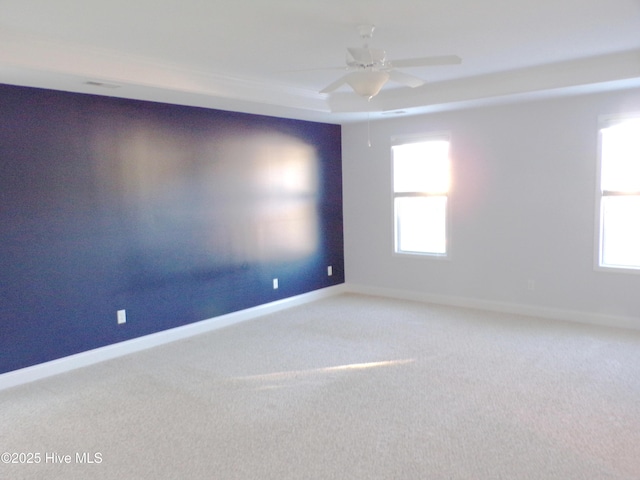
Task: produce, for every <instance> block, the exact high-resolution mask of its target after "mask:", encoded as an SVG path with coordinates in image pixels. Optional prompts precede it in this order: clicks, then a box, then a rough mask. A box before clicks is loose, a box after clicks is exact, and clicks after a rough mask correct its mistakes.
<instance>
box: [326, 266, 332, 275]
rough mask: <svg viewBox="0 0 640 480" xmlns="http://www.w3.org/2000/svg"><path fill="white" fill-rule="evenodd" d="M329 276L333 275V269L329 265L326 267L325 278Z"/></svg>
mask: <svg viewBox="0 0 640 480" xmlns="http://www.w3.org/2000/svg"><path fill="white" fill-rule="evenodd" d="M331 275H333V267H332V266H331V265H329V266H328V267H327V276H329V277H330V276H331Z"/></svg>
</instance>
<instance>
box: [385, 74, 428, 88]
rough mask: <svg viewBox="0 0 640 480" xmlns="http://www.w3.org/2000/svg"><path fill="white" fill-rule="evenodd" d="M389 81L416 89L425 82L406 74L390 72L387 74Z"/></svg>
mask: <svg viewBox="0 0 640 480" xmlns="http://www.w3.org/2000/svg"><path fill="white" fill-rule="evenodd" d="M389 80H391V81H393V82H397V83H401V84H403V85H406V86H407V87H411V88H416V87H420V86H422V85H424V84H425V83H426V82H425V81H424V80H422V79H421V78H418V77H414V76H413V75H409V74H408V73H403V72H399V71H397V70H391V71H390V72H389Z"/></svg>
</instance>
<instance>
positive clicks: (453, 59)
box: [391, 55, 462, 68]
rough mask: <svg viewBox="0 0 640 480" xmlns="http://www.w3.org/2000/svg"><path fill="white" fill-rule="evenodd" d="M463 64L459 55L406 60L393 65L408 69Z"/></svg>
mask: <svg viewBox="0 0 640 480" xmlns="http://www.w3.org/2000/svg"><path fill="white" fill-rule="evenodd" d="M460 63H462V59H461V58H460V57H459V56H457V55H437V56H434V57H424V58H405V59H402V60H393V61H392V62H391V65H393V66H394V67H397V68H407V67H429V66H435V65H458V64H460Z"/></svg>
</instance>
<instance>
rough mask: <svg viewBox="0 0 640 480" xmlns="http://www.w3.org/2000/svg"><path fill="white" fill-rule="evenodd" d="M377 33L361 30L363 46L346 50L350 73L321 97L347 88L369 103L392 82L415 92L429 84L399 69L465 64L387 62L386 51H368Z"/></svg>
mask: <svg viewBox="0 0 640 480" xmlns="http://www.w3.org/2000/svg"><path fill="white" fill-rule="evenodd" d="M374 30H375V25H360V26H358V33H359V34H360V38H362V41H363V46H362V47H349V48H347V58H346V63H347V66H346V69H347V71H348V72H349V73H347V74H346V75H343V76H342V77H340V78H339V79H337V80H336V81H335V82H332V83H330V84H329V85H327V86H326V87H325V88H323V89H322V90H321V91H320V93H331V92H333V91H335V90H337V89H338V88H340V87H341V86H342V85H344V84H348V85H349V86H350V87H351V88H352V89H353V91H354V92H356V93H357V94H358V95H361V96H363V97H365V98H367V99H369V100H370V99H371V98H373V97H375V96H376V95H377V94H378V93H379V92H380V90H381V89H382V87H383V86H384V85H385V84H386V83H387V82H389V81H392V82H396V83H400V84H402V85H406V86H408V87H412V88H415V87H419V86H421V85H424V84H425V83H426V82H425V81H424V80H423V79H421V78H418V77H416V76H413V75H409V74H407V73H403V72H400V71H399V70H397V69H398V68H408V67H428V66H437V65H457V64H459V63H461V62H462V59H461V58H460V57H458V56H457V55H438V56H431V57H423V58H405V59H402V60H393V61H391V60H387V54H386V52H385V51H384V50H382V49H381V48H370V47H369V41H370V40H371V38H372V37H373V31H374Z"/></svg>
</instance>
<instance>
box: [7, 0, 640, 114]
mask: <svg viewBox="0 0 640 480" xmlns="http://www.w3.org/2000/svg"><path fill="white" fill-rule="evenodd" d="M360 24H375V25H376V31H375V35H374V38H373V41H372V42H371V46H372V47H378V48H384V49H385V50H386V52H387V56H388V58H389V59H391V60H393V59H394V58H395V59H401V58H409V57H424V56H429V55H443V54H457V55H459V56H460V57H462V59H463V63H462V64H461V65H456V66H439V67H422V68H411V69H404V70H403V71H405V72H406V73H410V74H413V75H417V76H419V77H421V78H424V79H425V80H427V84H426V85H424V86H422V87H417V88H415V89H411V88H408V87H397V86H394V85H393V84H389V85H388V86H387V87H385V88H384V89H383V91H382V92H381V93H380V94H379V95H378V96H377V97H375V98H374V99H373V100H372V101H371V102H367V100H365V99H363V98H361V97H358V96H357V95H356V94H355V93H353V92H351V91H350V89H349V87H347V86H345V87H343V88H341V89H339V90H338V91H336V92H335V93H333V94H331V95H326V94H320V93H318V92H319V91H320V90H321V89H322V88H324V87H325V86H327V85H328V84H329V83H331V82H332V81H333V80H335V79H337V78H338V77H339V76H341V75H343V73H344V72H341V71H340V70H331V69H327V70H323V68H325V67H341V66H344V62H345V49H346V47H348V46H361V40H360V38H359V36H358V33H357V30H356V27H357V25H360ZM87 81H94V82H103V83H107V84H114V85H117V86H118V88H106V87H105V86H102V87H101V86H90V85H87V84H86V82H87ZM0 83H9V84H17V85H27V86H37V87H48V88H56V89H61V90H69V91H76V92H87V93H97V94H101V95H114V96H121V97H126V98H139V99H144V100H157V101H164V102H170V103H180V104H187V105H198V106H204V107H211V108H221V109H230V110H237V111H246V112H250V113H259V114H267V115H277V116H284V117H291V118H300V119H306V120H317V121H325V122H332V123H342V122H347V121H352V120H360V119H363V118H367V112H374V113H371V118H376V117H380V116H384V115H395V114H402V113H401V111H402V112H405V114H413V113H421V112H429V111H438V110H444V109H450V108H457V107H460V106H464V105H474V104H479V103H483V102H485V103H486V102H491V101H501V100H505V99H513V98H523V97H529V96H532V95H555V94H559V93H571V92H576V91H578V92H584V91H595V90H598V89H603V88H606V89H612V88H623V87H630V86H640V0H606V1H603V0H483V1H479V0H244V1H243V0H110V1H100V2H95V1H91V0H53V1H52V0H0Z"/></svg>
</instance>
